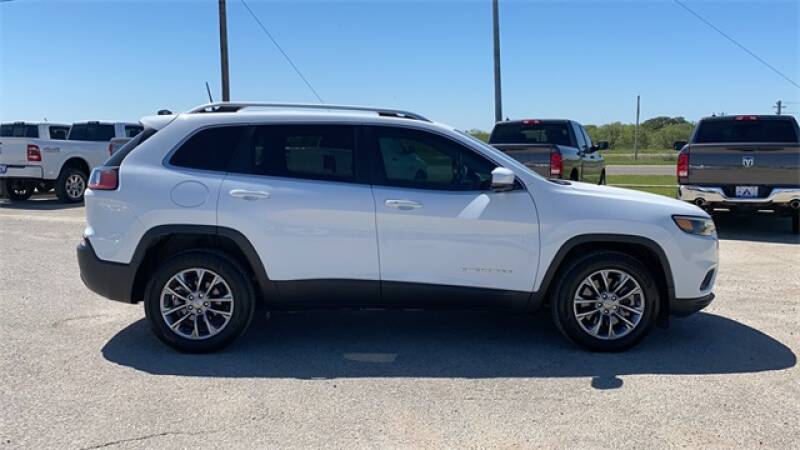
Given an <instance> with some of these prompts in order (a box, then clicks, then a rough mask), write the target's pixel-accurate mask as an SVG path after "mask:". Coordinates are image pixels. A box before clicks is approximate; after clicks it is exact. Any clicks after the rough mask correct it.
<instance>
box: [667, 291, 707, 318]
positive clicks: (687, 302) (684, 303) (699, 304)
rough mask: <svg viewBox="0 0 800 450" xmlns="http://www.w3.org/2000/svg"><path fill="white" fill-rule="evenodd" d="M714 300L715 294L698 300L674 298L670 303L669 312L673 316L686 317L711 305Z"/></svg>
mask: <svg viewBox="0 0 800 450" xmlns="http://www.w3.org/2000/svg"><path fill="white" fill-rule="evenodd" d="M713 300H714V294H713V293H709V294H707V295H704V296H702V297H697V298H673V299H672V300H670V302H669V312H670V314H672V315H673V316H678V317H686V316H688V315H690V314H694V313H696V312H697V311H700V310H701V309H703V308H705V307H706V306H708V305H710V304H711V302H712V301H713Z"/></svg>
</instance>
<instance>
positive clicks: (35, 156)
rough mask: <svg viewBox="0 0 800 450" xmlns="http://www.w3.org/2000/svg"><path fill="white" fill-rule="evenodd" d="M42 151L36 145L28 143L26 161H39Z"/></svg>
mask: <svg viewBox="0 0 800 450" xmlns="http://www.w3.org/2000/svg"><path fill="white" fill-rule="evenodd" d="M41 160H42V152H41V150H39V146H38V145H33V144H28V161H41Z"/></svg>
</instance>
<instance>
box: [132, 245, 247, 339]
mask: <svg viewBox="0 0 800 450" xmlns="http://www.w3.org/2000/svg"><path fill="white" fill-rule="evenodd" d="M243 273H245V271H244V269H243V268H242V267H241V266H239V264H237V263H235V262H233V261H232V260H229V259H228V258H226V257H223V256H220V255H218V254H215V253H210V252H202V251H195V252H187V253H182V254H179V255H177V256H175V257H173V258H171V259H170V260H168V261H167V262H166V263H164V264H163V265H162V266H161V267H159V268H158V269H157V270H156V272H155V274H154V276H153V277H152V279H151V280H150V283H148V285H147V289H146V291H145V300H144V308H145V316H146V317H147V320H148V321H149V322H150V327H151V328H152V330H153V332H154V333H155V335H156V336H157V337H158V338H159V339H160V340H161V341H163V342H164V343H166V344H167V345H169V346H170V347H173V348H175V349H177V350H179V351H182V352H188V353H207V352H213V351H216V350H220V349H222V348H224V347H226V346H227V345H229V344H231V343H232V342H233V341H234V340H235V339H236V338H237V337H239V336H240V335H241V334H242V333H244V331H245V330H246V329H247V327H248V326H249V325H250V321H251V320H252V318H253V310H254V303H255V294H254V293H253V287H252V285H251V283H250V282H249V281H248V280H247V279H246V278H245V277H244V276H243V275H242V274H243Z"/></svg>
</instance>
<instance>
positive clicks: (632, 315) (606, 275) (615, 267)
mask: <svg viewBox="0 0 800 450" xmlns="http://www.w3.org/2000/svg"><path fill="white" fill-rule="evenodd" d="M551 301H552V305H551V306H552V307H551V312H552V315H553V321H554V322H555V324H556V327H557V328H558V329H559V331H561V333H562V334H564V336H566V337H567V338H568V339H569V340H571V341H573V342H575V343H577V344H578V345H580V346H582V347H584V348H587V349H589V350H592V351H599V352H613V351H621V350H626V349H628V348H630V347H633V346H634V345H636V344H637V343H638V342H639V341H641V340H642V339H643V338H644V337H645V336H646V335H647V333H648V332H649V331H650V329H651V328H652V326H653V324H654V323H655V319H656V318H657V317H658V309H659V295H658V289H657V288H656V282H655V279H654V278H653V276H652V275H651V274H650V272H649V271H648V270H647V268H646V267H645V266H644V265H643V264H642V263H641V262H639V260H637V259H636V258H634V257H632V256H630V255H628V254H625V253H619V252H600V253H595V254H592V255H588V256H586V257H584V258H581V259H578V260H576V261H574V262H572V263H571V265H570V266H569V267H567V269H566V270H564V271H562V273H561V275H560V276H559V278H558V279H557V280H556V290H555V295H554V297H553V298H552V300H551Z"/></svg>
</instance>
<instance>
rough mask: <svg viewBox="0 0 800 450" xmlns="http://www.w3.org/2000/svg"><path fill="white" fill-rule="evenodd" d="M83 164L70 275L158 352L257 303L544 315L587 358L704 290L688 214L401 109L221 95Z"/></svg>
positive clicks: (198, 339)
mask: <svg viewBox="0 0 800 450" xmlns="http://www.w3.org/2000/svg"><path fill="white" fill-rule="evenodd" d="M141 123H142V124H144V126H145V130H144V131H143V132H142V133H140V134H139V135H137V136H136V137H134V138H133V139H132V140H131V141H130V142H129V143H127V144H126V145H125V146H124V147H122V148H121V149H120V150H118V151H117V152H116V153H114V155H113V156H112V157H111V158H110V159H109V160H108V161H107V162H106V163H105V165H104V166H102V167H98V168H96V169H95V170H94V171H93V172H92V174H91V177H90V181H89V189H88V190H87V191H86V219H87V226H86V229H85V231H84V236H83V239H82V241H81V243H80V244H79V245H78V248H77V253H78V262H79V265H80V271H81V278H82V279H83V281H84V283H85V284H86V286H88V287H89V288H90V289H91V290H93V291H95V292H97V293H99V294H100V295H103V296H105V297H107V298H109V299H112V300H118V301H122V302H126V303H137V302H140V301H141V302H143V303H144V310H145V315H146V317H147V319H148V320H149V322H150V325H151V327H152V329H153V331H154V333H155V334H156V336H158V337H159V338H160V339H161V340H162V341H164V342H165V343H166V344H168V345H170V346H172V347H174V348H176V349H178V350H181V351H186V352H208V351H214V350H218V349H221V348H222V347H224V346H226V345H228V344H230V343H231V342H232V341H233V340H234V339H236V338H237V337H238V336H239V335H241V334H242V333H243V332H244V330H245V329H246V328H247V327H248V324H249V323H250V321H251V318H252V316H253V313H254V310H256V308H262V309H266V310H285V309H292V310H296V309H304V308H339V307H356V308H358V307H382V308H402V307H423V308H424V307H437V308H441V307H451V308H499V309H506V310H510V311H514V312H518V313H527V312H531V311H535V310H537V309H539V308H540V307H542V306H545V305H546V306H549V309H550V311H551V313H552V316H553V319H554V321H555V323H556V325H557V327H558V329H559V330H560V331H561V332H562V333H563V334H564V335H565V336H566V337H567V338H569V339H570V340H572V341H574V342H576V343H577V344H579V345H581V346H583V347H585V348H588V349H590V350H595V351H617V350H622V349H626V348H629V347H631V346H633V345H635V344H636V343H637V342H639V341H640V340H641V339H642V338H643V337H644V336H645V335H646V334H647V333H648V331H649V330H650V329H651V328H652V327H653V325H654V324H655V323H657V322H659V321H664V320H667V318H668V316H669V315H686V314H689V313H692V312H695V311H698V310H700V309H702V308H704V307H705V306H706V305H708V304H709V303H710V302H711V300H712V299H713V297H714V295H713V293H712V290H713V287H714V280H715V276H716V273H717V265H718V254H717V247H718V245H717V244H718V242H717V236H716V232H715V228H714V223H713V221H712V220H711V218H710V217H709V216H708V215H707V214H706V213H705V212H703V211H702V210H700V209H699V208H697V207H696V206H693V205H690V204H687V203H684V202H681V201H678V200H674V199H669V198H666V197H661V196H656V195H651V194H646V193H641V192H635V191H630V190H625V189H619V188H612V187H607V186H597V185H591V184H586V183H571V182H569V181H563V180H547V179H545V178H544V177H542V176H540V175H538V174H536V173H534V172H533V171H531V170H529V169H528V168H526V167H525V166H524V165H522V164H521V163H519V162H517V161H515V160H514V159H513V158H511V157H509V156H507V155H505V154H503V153H502V152H501V151H499V150H497V149H495V148H493V147H491V146H489V145H487V144H485V143H483V142H480V141H478V140H476V139H474V138H471V137H470V136H468V135H465V134H463V133H461V132H458V131H456V130H454V129H452V128H450V127H447V126H444V125H441V124H437V123H434V122H431V121H429V120H428V119H426V118H424V117H422V116H420V115H418V114H415V113H411V112H405V111H397V110H391V109H381V108H366V107H356V106H333V105H293V104H273V103H263V104H259V103H216V104H208V105H203V106H200V107H198V108H196V109H194V110H192V111H190V112H188V113H184V114H179V115H169V116H153V117H145V118H143V119H142V121H141Z"/></svg>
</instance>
